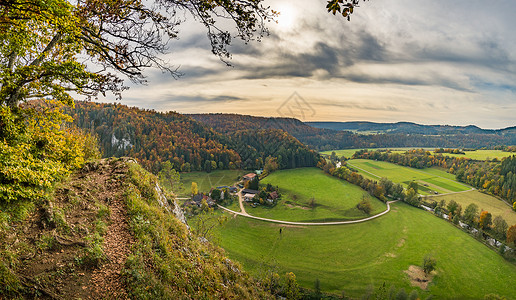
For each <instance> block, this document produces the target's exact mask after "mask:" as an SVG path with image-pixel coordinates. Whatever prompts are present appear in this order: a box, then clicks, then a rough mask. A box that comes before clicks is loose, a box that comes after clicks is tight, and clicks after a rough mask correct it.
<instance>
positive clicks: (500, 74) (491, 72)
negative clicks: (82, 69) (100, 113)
mask: <svg viewBox="0 0 516 300" xmlns="http://www.w3.org/2000/svg"><path fill="white" fill-rule="evenodd" d="M325 3H326V1H324V0H271V1H269V4H270V5H271V6H272V8H274V9H276V10H279V11H280V12H281V14H282V15H281V16H280V17H279V20H278V24H271V25H270V30H271V35H270V36H269V37H267V38H264V39H263V40H262V42H260V43H258V42H253V43H250V44H248V45H242V44H241V43H239V42H235V44H234V46H233V47H232V48H231V51H232V53H233V58H232V60H231V63H232V64H233V67H227V66H226V65H225V64H224V63H222V62H220V61H219V59H218V58H217V57H215V56H213V55H212V54H211V52H210V47H209V44H208V40H207V38H206V32H205V30H204V28H203V27H202V26H198V25H196V24H195V23H192V22H187V23H185V24H183V25H182V26H181V28H180V30H181V31H180V34H179V36H180V39H179V40H175V41H173V42H172V43H171V44H170V52H171V53H170V54H169V55H168V56H169V57H168V58H169V59H170V62H171V63H172V64H173V65H175V66H178V67H180V69H179V70H180V71H181V72H183V73H184V76H183V77H182V78H180V79H178V80H174V79H172V78H170V77H167V76H166V75H164V74H162V73H161V72H159V71H155V70H154V71H152V70H151V71H149V72H147V75H148V77H149V78H148V79H149V84H148V85H147V86H131V89H130V90H129V91H127V92H125V94H124V95H123V99H122V103H124V104H127V105H131V106H133V105H134V106H139V107H145V108H153V109H156V110H160V111H166V110H174V111H178V112H181V113H201V112H224V113H240V114H250V115H258V116H281V115H283V116H294V117H297V118H299V119H301V120H303V121H375V122H397V121H411V122H416V123H422V124H450V125H469V124H473V125H477V126H480V127H482V128H502V127H508V126H515V125H516V33H515V32H514V31H515V30H516V18H515V15H514V12H515V11H516V1H509V0H506V1H472V0H454V1H439V0H434V1H428V0H410V1H409V0H405V1H401V0H390V1H380V0H371V1H368V2H361V3H360V7H359V8H357V9H356V10H355V13H354V14H353V15H352V18H351V22H348V21H346V20H344V18H342V17H339V16H333V15H330V14H328V13H326V10H325Z"/></svg>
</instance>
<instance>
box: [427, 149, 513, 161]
mask: <svg viewBox="0 0 516 300" xmlns="http://www.w3.org/2000/svg"><path fill="white" fill-rule="evenodd" d="M432 152H433V151H432ZM464 153H465V154H450V153H442V155H444V156H450V157H467V158H470V159H473V160H482V161H484V160H488V159H489V160H491V159H494V158H496V159H499V160H501V159H502V158H504V157H508V156H512V155H516V153H513V152H505V151H502V150H475V151H464Z"/></svg>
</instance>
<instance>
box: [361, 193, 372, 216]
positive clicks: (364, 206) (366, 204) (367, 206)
mask: <svg viewBox="0 0 516 300" xmlns="http://www.w3.org/2000/svg"><path fill="white" fill-rule="evenodd" d="M357 208H358V209H359V210H361V211H363V212H364V213H366V214H370V213H371V211H373V206H372V205H371V202H370V201H369V199H368V197H367V196H365V195H364V196H362V201H360V202H359V203H358V204H357Z"/></svg>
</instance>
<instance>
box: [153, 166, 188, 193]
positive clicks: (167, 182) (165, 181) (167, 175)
mask: <svg viewBox="0 0 516 300" xmlns="http://www.w3.org/2000/svg"><path fill="white" fill-rule="evenodd" d="M158 178H159V182H160V183H161V184H162V185H163V186H165V187H166V188H168V189H170V191H172V192H173V193H175V194H177V193H178V192H179V191H180V190H182V189H183V184H182V183H181V180H180V175H179V173H178V172H177V171H176V170H174V169H173V168H172V164H171V163H170V161H168V160H167V161H166V162H165V163H163V164H162V165H161V170H160V171H159V173H158Z"/></svg>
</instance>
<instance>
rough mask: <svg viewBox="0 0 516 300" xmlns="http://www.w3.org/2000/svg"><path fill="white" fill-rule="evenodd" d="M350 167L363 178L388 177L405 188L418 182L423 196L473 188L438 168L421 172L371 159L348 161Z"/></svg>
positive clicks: (376, 178)
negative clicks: (411, 183)
mask: <svg viewBox="0 0 516 300" xmlns="http://www.w3.org/2000/svg"><path fill="white" fill-rule="evenodd" d="M348 165H349V166H350V167H355V168H356V169H358V171H359V173H360V174H362V175H363V176H365V177H367V178H370V179H374V180H378V179H380V178H381V177H386V178H388V179H390V180H391V181H393V182H395V183H401V184H402V185H404V186H405V187H407V186H408V184H409V183H410V182H411V181H416V182H417V183H418V184H419V193H420V194H422V195H433V194H434V191H436V192H438V193H439V194H446V193H455V192H462V191H467V190H469V189H471V187H469V186H467V185H465V184H462V183H460V182H457V181H455V180H453V179H452V177H450V175H451V174H448V173H446V172H444V171H442V170H439V169H437V168H427V169H422V170H419V169H413V168H409V167H403V166H398V165H395V164H392V163H388V162H384V161H373V160H369V159H352V160H349V161H348Z"/></svg>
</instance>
